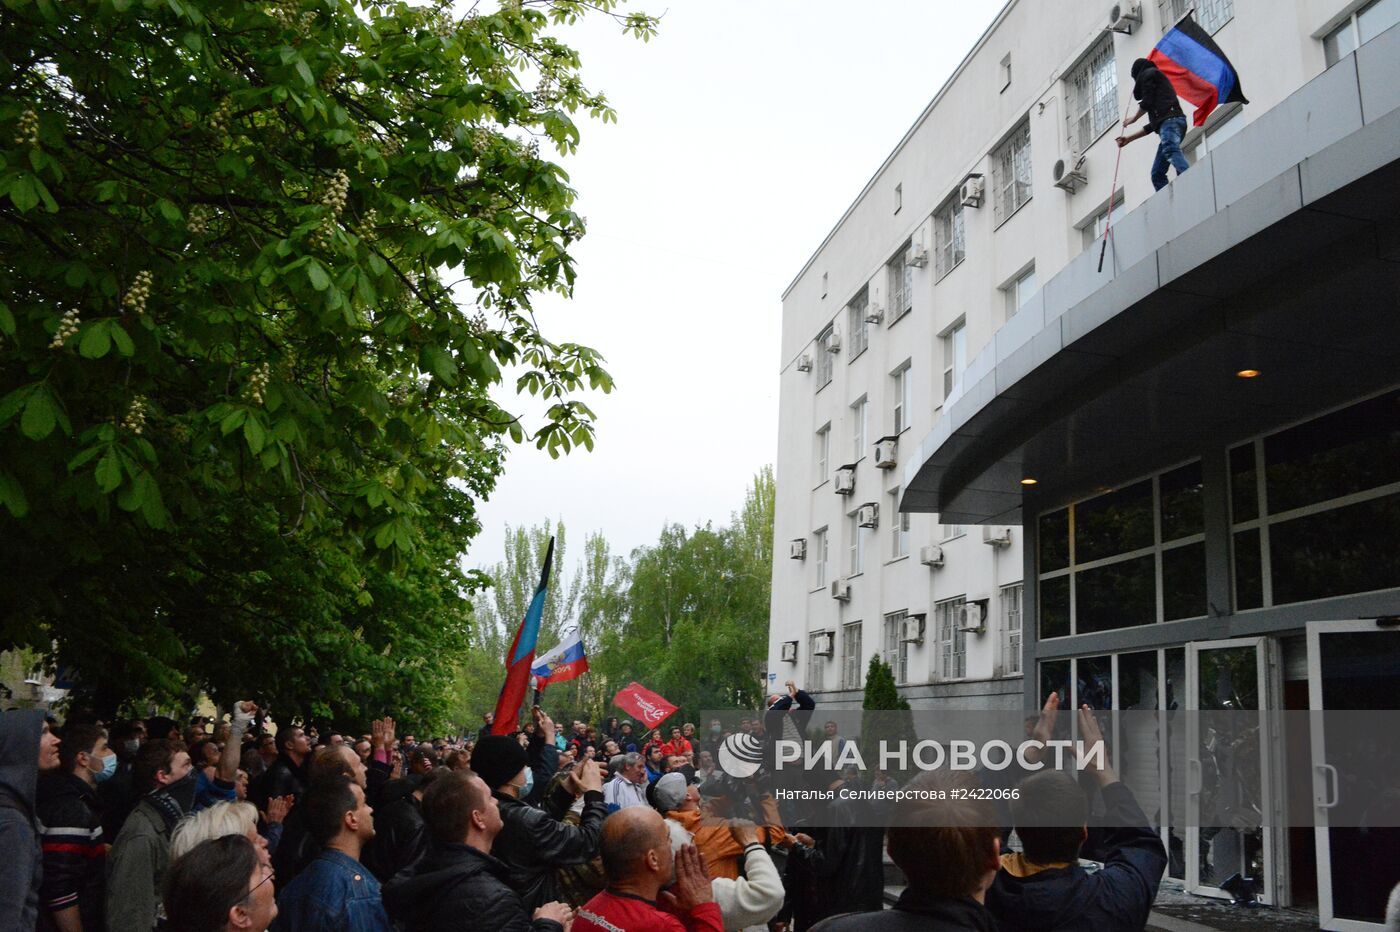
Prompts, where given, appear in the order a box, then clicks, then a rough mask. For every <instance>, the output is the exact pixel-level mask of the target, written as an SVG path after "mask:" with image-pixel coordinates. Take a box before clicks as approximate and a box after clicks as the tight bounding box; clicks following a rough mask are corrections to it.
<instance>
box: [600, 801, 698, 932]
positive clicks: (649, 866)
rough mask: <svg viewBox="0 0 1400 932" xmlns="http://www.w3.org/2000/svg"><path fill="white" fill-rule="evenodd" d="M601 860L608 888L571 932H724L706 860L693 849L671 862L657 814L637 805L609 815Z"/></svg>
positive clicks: (666, 836)
mask: <svg viewBox="0 0 1400 932" xmlns="http://www.w3.org/2000/svg"><path fill="white" fill-rule="evenodd" d="M602 855H603V873H604V875H605V876H606V877H607V881H608V885H607V887H606V888H605V889H604V890H603V892H602V893H600V894H598V895H597V896H595V897H594V898H593V899H591V900H589V901H588V902H587V903H586V904H584V906H583V908H581V909H580V910H579V911H578V913H577V914H576V915H575V917H574V925H573V930H572V932H723V930H724V923H723V922H722V921H721V919H720V913H719V906H717V905H716V904H715V901H714V895H713V894H712V893H711V890H710V877H709V873H708V872H707V871H706V869H705V859H704V858H703V857H701V856H700V852H699V851H698V850H697V849H696V848H695V846H694V845H685V846H684V847H682V848H681V849H680V850H679V851H677V852H676V854H675V856H674V857H672V855H671V836H670V833H669V832H668V831H667V830H666V823H665V821H664V820H663V819H662V818H661V815H660V814H659V813H657V812H656V811H655V810H652V809H647V808H643V807H641V806H634V807H632V808H630V809H620V810H618V811H617V812H614V813H613V814H612V815H610V816H608V819H607V821H606V822H604V823H603V843H602ZM663 887H668V888H669V889H668V890H667V891H666V892H662V888H663Z"/></svg>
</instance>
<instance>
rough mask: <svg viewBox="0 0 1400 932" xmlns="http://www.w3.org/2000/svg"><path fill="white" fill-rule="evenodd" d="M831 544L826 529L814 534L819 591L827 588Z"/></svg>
mask: <svg viewBox="0 0 1400 932" xmlns="http://www.w3.org/2000/svg"><path fill="white" fill-rule="evenodd" d="M830 547H831V543H830V541H829V540H828V538H827V533H826V528H822V529H821V530H819V531H813V532H812V551H813V555H814V556H815V557H816V560H815V561H813V562H814V565H815V569H816V575H817V579H816V583H817V584H816V587H815V588H817V589H825V588H826V561H827V557H828V555H829V552H830Z"/></svg>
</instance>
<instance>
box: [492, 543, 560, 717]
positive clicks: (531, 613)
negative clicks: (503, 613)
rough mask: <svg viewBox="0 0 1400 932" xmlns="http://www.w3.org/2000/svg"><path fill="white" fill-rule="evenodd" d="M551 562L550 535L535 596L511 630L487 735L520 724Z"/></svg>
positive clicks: (551, 544)
mask: <svg viewBox="0 0 1400 932" xmlns="http://www.w3.org/2000/svg"><path fill="white" fill-rule="evenodd" d="M553 564H554V538H553V537H551V538H550V539H549V549H548V550H546V551H545V555H544V567H543V568H542V569H541V570H540V584H539V586H538V587H537V588H536V589H535V597H534V598H533V599H531V600H530V607H529V609H527V610H526V612H525V618H524V619H523V620H522V621H521V622H520V628H519V630H517V631H516V632H515V640H513V641H511V642H510V652H509V653H508V654H506V681H505V684H504V685H503V686H501V697H500V698H499V699H497V700H496V718H495V721H494V723H493V724H492V725H491V734H493V735H508V734H510V733H511V732H513V731H515V730H516V729H518V728H519V726H520V707H521V706H522V705H524V704H525V691H526V690H527V689H528V688H529V686H530V667H531V665H532V664H533V663H534V660H535V645H536V644H537V643H538V642H539V639H540V620H541V619H542V618H543V617H544V597H545V592H546V590H547V589H548V588H549V569H550V567H551V566H552V565H553Z"/></svg>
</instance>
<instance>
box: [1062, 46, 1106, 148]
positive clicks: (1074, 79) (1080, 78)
mask: <svg viewBox="0 0 1400 932" xmlns="http://www.w3.org/2000/svg"><path fill="white" fill-rule="evenodd" d="M1065 88H1066V92H1067V93H1066V96H1067V97H1068V99H1069V114H1068V117H1067V119H1068V121H1069V127H1068V129H1069V137H1068V138H1069V147H1070V149H1071V150H1072V151H1073V152H1083V151H1084V150H1085V149H1087V148H1089V144H1090V143H1092V142H1093V141H1094V140H1095V139H1098V138H1099V136H1101V135H1102V134H1103V133H1104V132H1106V131H1107V130H1108V128H1109V127H1111V126H1113V125H1114V124H1115V123H1117V122H1118V64H1117V62H1116V61H1115V59H1114V57H1113V34H1112V33H1108V34H1107V35H1105V36H1104V37H1103V38H1102V39H1100V40H1099V42H1098V44H1097V45H1095V46H1094V48H1093V49H1092V50H1091V51H1090V52H1089V54H1088V55H1086V56H1084V58H1083V60H1082V61H1080V63H1079V64H1078V65H1076V66H1075V67H1074V68H1073V69H1072V70H1071V71H1070V72H1069V74H1068V75H1066V76H1065Z"/></svg>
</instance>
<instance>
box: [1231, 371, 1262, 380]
mask: <svg viewBox="0 0 1400 932" xmlns="http://www.w3.org/2000/svg"><path fill="white" fill-rule="evenodd" d="M1235 375H1237V376H1239V377H1240V378H1242V379H1257V378H1259V370H1258V369H1241V370H1240V371H1239V372H1236V373H1235Z"/></svg>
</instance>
